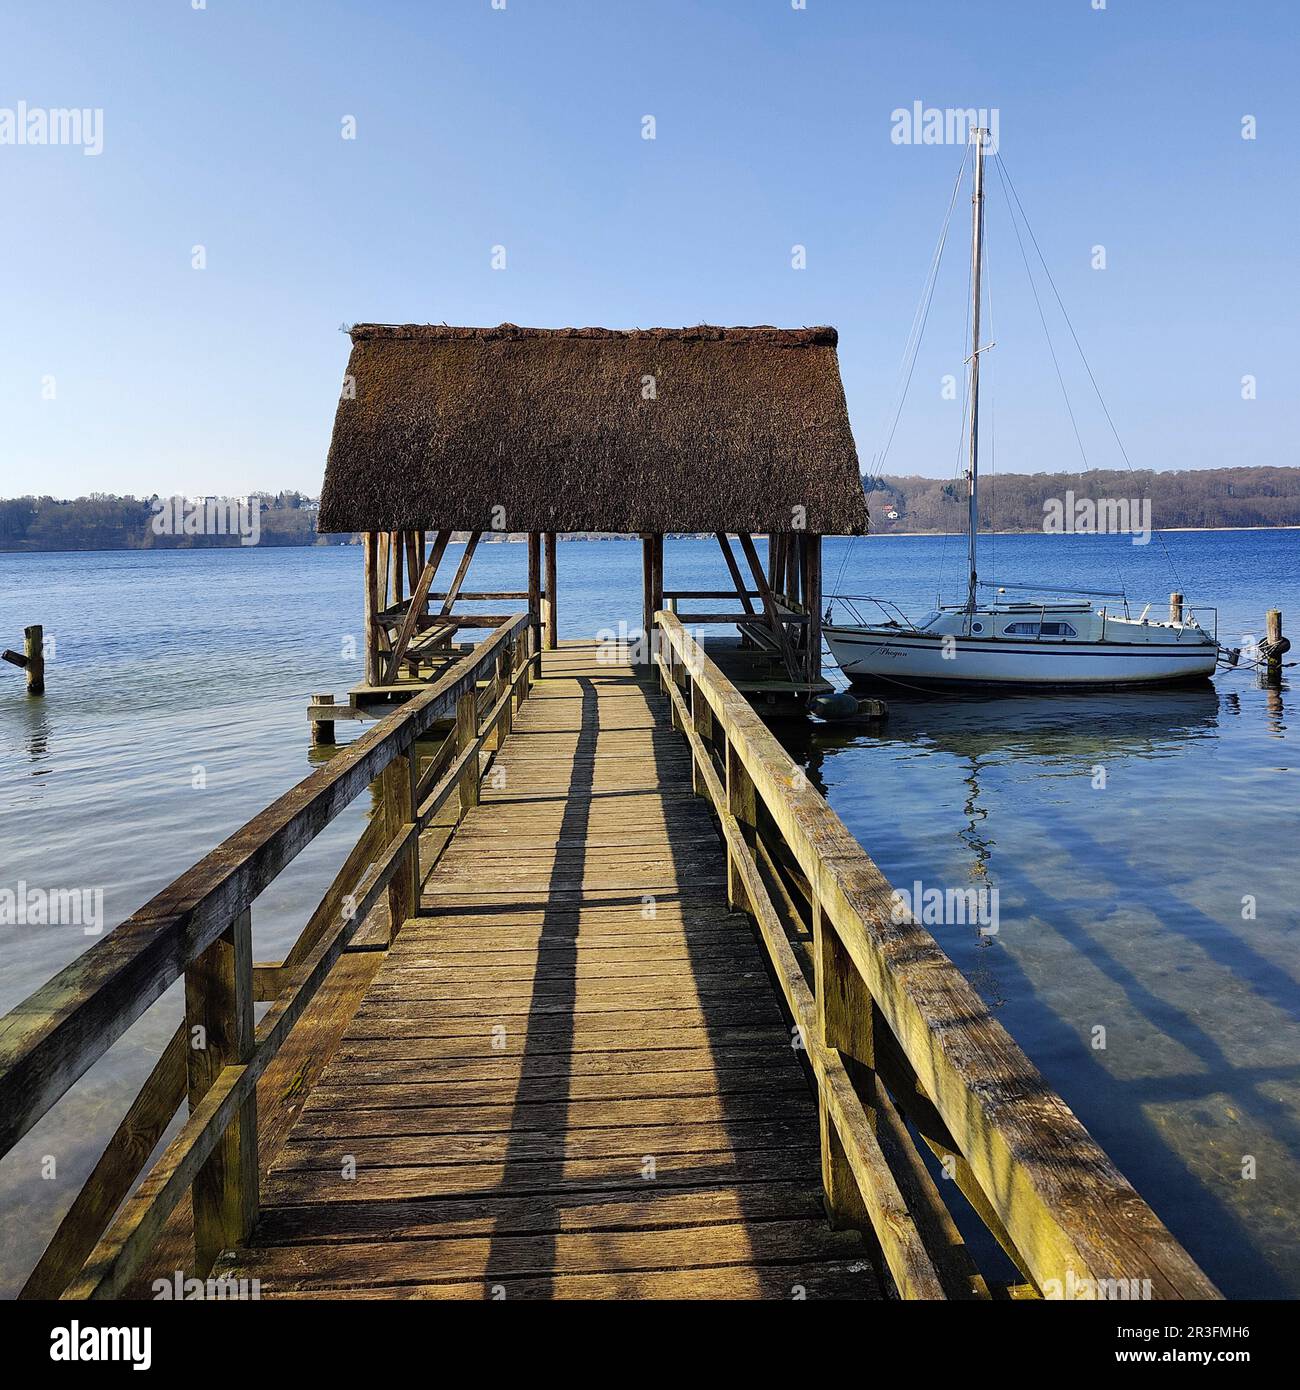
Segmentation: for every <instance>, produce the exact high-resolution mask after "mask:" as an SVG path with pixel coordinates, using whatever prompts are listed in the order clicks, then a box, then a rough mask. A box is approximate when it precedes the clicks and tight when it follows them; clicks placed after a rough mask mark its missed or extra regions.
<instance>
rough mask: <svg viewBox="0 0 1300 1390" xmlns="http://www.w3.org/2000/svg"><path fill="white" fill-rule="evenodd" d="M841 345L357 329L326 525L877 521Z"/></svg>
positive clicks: (329, 471)
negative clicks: (871, 515)
mask: <svg viewBox="0 0 1300 1390" xmlns="http://www.w3.org/2000/svg"><path fill="white" fill-rule="evenodd" d="M837 341H838V335H837V334H836V332H835V330H834V329H833V328H798V329H780V328H710V327H699V328H653V329H644V330H637V331H628V332H623V331H615V330H611V329H606V328H557V329H543V328H517V327H515V326H514V325H513V324H508V323H505V324H502V325H501V326H500V327H499V328H447V327H441V326H438V325H433V324H408V325H401V326H389V325H380V324H358V325H357V326H356V327H355V328H354V329H353V330H352V344H353V346H352V356H351V358H350V359H349V362H348V369H347V378H348V380H347V381H345V388H344V392H343V397H342V399H341V400H340V402H339V407H338V412H337V414H336V415H335V418H334V438H333V441H332V442H331V444H330V452H329V461H328V463H327V464H326V468H325V484H324V488H323V489H322V492H321V503H320V515H319V519H318V525H319V527H320V529H321V530H322V531H380V530H398V529H402V528H423V529H432V528H434V527H445V526H449V527H452V528H454V529H457V530H491V529H498V530H501V529H504V530H507V531H614V532H641V531H655V532H665V531H716V530H732V531H736V530H747V531H789V530H792V529H795V528H796V527H797V526H798V525H799V524H800V522H802V524H803V526H804V527H805V528H806V529H807V530H809V531H815V532H822V533H840V534H850V533H853V534H857V533H861V532H863V531H865V530H866V527H867V507H866V499H865V497H864V494H863V490H862V484H861V481H860V479H859V475H858V460H857V452H856V450H855V448H854V444H853V435H852V433H851V431H850V429H849V418H848V412H847V410H846V408H845V404H844V388H843V386H842V385H841V384H840V372H839V363H838V360H837V358H836V355H835V344H836V342H837ZM650 378H653V383H651V382H650V380H649V379H650ZM351 391H355V398H352V397H351V394H350V393H351ZM496 507H500V508H501V509H502V510H501V511H500V512H498V513H496V514H495V516H494V512H493V508H496ZM797 508H802V509H803V511H802V513H800V512H798V511H797V510H796V509H797ZM494 520H495V522H496V525H495V526H494Z"/></svg>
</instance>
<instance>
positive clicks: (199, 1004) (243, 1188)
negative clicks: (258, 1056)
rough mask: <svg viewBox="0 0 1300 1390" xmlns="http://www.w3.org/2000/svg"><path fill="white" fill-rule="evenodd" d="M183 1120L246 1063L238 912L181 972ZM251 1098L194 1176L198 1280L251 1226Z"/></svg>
mask: <svg viewBox="0 0 1300 1390" xmlns="http://www.w3.org/2000/svg"><path fill="white" fill-rule="evenodd" d="M185 1030H186V1041H187V1042H188V1045H189V1046H188V1051H187V1054H186V1058H187V1072H188V1087H187V1089H188V1092H189V1102H190V1113H191V1115H193V1114H194V1113H195V1112H196V1111H197V1110H198V1109H199V1107H200V1105H201V1104H202V1102H203V1101H204V1099H205V1098H206V1097H207V1095H208V1092H209V1091H211V1090H212V1088H213V1087H214V1086H215V1085H216V1084H217V1082H218V1081H220V1080H221V1079H222V1074H223V1072H226V1071H227V1070H228V1069H234V1068H239V1067H242V1066H244V1065H245V1064H246V1063H247V1062H248V1061H249V1059H250V1058H251V1057H252V1055H253V914H252V912H251V911H250V910H249V909H247V908H245V909H244V911H243V912H241V913H240V914H239V916H238V917H236V918H235V920H234V921H233V922H232V923H231V924H230V926H229V927H227V928H226V930H225V931H224V932H222V933H221V935H220V936H219V937H217V939H216V940H215V941H214V942H213V943H212V945H211V946H209V947H208V948H207V950H206V951H204V952H203V953H202V954H201V955H200V956H199V957H198V958H197V959H196V960H195V961H194V962H193V964H191V965H190V966H189V967H188V969H187V970H186V971H185ZM257 1182H258V1175H257V1095H256V1092H252V1093H250V1094H249V1096H248V1097H247V1099H246V1100H245V1101H244V1102H243V1104H242V1105H240V1106H239V1108H238V1109H237V1110H236V1112H235V1113H234V1115H233V1116H232V1118H231V1120H230V1123H229V1124H228V1125H227V1126H226V1127H225V1130H224V1132H223V1133H222V1134H221V1136H220V1138H218V1140H217V1142H216V1143H215V1144H214V1145H213V1148H212V1151H211V1153H210V1154H209V1155H208V1157H207V1159H206V1160H205V1161H204V1163H203V1164H202V1166H201V1167H200V1168H199V1169H198V1171H197V1172H196V1174H195V1176H194V1189H193V1192H192V1194H191V1196H192V1202H193V1208H194V1260H195V1270H196V1272H197V1273H198V1275H199V1277H203V1276H205V1275H206V1274H207V1272H208V1271H209V1270H210V1269H211V1268H212V1262H213V1261H214V1260H215V1259H216V1257H217V1256H218V1255H219V1254H220V1253H221V1252H222V1251H223V1250H225V1249H228V1248H231V1247H234V1246H236V1245H239V1244H240V1243H241V1242H243V1241H244V1240H245V1239H246V1238H247V1236H248V1233H249V1231H251V1230H252V1228H253V1222H254V1221H255V1220H256V1218H257Z"/></svg>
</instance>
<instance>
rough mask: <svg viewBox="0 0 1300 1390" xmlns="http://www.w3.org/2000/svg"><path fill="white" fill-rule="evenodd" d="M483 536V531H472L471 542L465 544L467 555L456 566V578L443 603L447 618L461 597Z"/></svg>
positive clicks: (443, 612) (444, 614)
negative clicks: (470, 566)
mask: <svg viewBox="0 0 1300 1390" xmlns="http://www.w3.org/2000/svg"><path fill="white" fill-rule="evenodd" d="M482 534H483V532H482V531H471V532H470V533H469V540H467V541H466V542H465V553H464V554H463V555H462V556H461V557H460V564H458V565H457V566H456V575H455V578H454V579H453V580H452V581H451V588H450V589H448V590H447V593H446V596H445V597H444V599H443V601H442V608H441V610H440V611H441V613H442V615H443V616H444V617H445V616H446V615H447V614H448V613H450V612H451V606H452V604H454V603H455V602H456V599H457V598H458V597H459V595H460V590H461V585H462V584H464V582H465V576H466V575H467V574H468V573H469V565H470V561H471V560H472V559H473V558H474V551H475V550H476V549H477V548H478V538H479V537H480V536H481V535H482Z"/></svg>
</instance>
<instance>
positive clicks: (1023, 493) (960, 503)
mask: <svg viewBox="0 0 1300 1390" xmlns="http://www.w3.org/2000/svg"><path fill="white" fill-rule="evenodd" d="M864 486H865V487H866V490H867V500H868V502H869V503H870V506H871V529H872V530H873V531H875V532H877V533H888V532H890V531H961V530H962V529H964V527H965V525H966V484H965V482H964V481H962V480H961V479H956V480H951V479H950V480H948V481H945V480H943V479H942V478H903V477H894V476H889V475H885V476H883V477H880V478H867V479H864ZM1067 493H1073V494H1074V497H1075V498H1076V499H1081V498H1092V499H1095V500H1097V501H1101V500H1106V499H1116V498H1130V499H1140V498H1147V497H1149V498H1150V499H1151V521H1152V524H1153V526H1155V527H1156V528H1157V529H1160V528H1166V529H1173V528H1177V527H1183V526H1187V527H1212V526H1300V468H1197V469H1188V470H1185V471H1183V472H1176V473H1155V472H1152V471H1150V470H1142V471H1136V472H1133V473H1128V472H1124V471H1120V470H1116V469H1112V470H1103V469H1094V470H1092V471H1091V472H1088V473H992V474H989V475H988V476H987V477H983V478H982V479H981V484H980V525H981V526H982V527H984V528H985V529H988V530H996V531H1041V530H1042V529H1043V518H1044V515H1045V506H1046V504H1050V503H1053V502H1055V503H1059V502H1061V501H1062V500H1063V499H1064V498H1065V497H1066V495H1067ZM252 496H253V497H254V498H255V499H257V500H258V501H260V502H261V504H262V510H261V517H260V522H261V535H260V540H259V544H261V545H277V546H278V545H347V544H349V543H350V542H352V541H353V540H355V539H356V537H355V536H353V535H321V534H319V533H318V532H317V530H316V499H315V498H312V497H308V496H306V495H305V494H304V493H301V492H294V491H285V492H277V493H270V492H259V493H254V494H252ZM159 501H160V499H159V498H158V497H157V496H156V495H155V496H153V497H133V496H126V497H119V496H115V495H113V494H111V493H105V492H95V493H91V495H90V496H89V497H77V498H73V499H72V500H70V501H68V500H61V499H59V498H55V497H36V496H27V497H13V498H9V499H7V500H5V499H0V550H164V549H192V548H196V547H213V546H233V545H238V544H239V537H238V536H235V535H202V534H200V535H158V534H156V528H155V527H154V526H153V525H152V522H153V518H154V516H155V515H156V509H157V505H158V503H159ZM891 513H893V515H891Z"/></svg>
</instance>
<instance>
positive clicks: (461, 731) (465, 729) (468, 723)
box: [456, 690, 478, 816]
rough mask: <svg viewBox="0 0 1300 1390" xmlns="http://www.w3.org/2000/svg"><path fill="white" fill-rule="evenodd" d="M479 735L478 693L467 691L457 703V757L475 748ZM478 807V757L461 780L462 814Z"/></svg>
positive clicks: (473, 760) (472, 761) (473, 759)
mask: <svg viewBox="0 0 1300 1390" xmlns="http://www.w3.org/2000/svg"><path fill="white" fill-rule="evenodd" d="M477 735H478V691H476V690H467V691H466V692H465V693H464V694H463V695H462V696H461V697H460V699H459V700H457V701H456V756H457V757H459V756H460V755H461V754H462V753H463V752H464V751H465V750H466V749H467V748H470V747H472V746H473V743H474V740H475V738H476V737H477ZM477 805H478V756H477V755H475V756H474V757H473V758H471V759H470V762H469V766H468V767H467V768H466V769H465V771H464V773H463V774H462V775H461V779H460V813H461V815H462V816H463V815H465V814H466V812H467V811H469V810H470V809H471V808H472V807H474V806H477Z"/></svg>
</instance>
